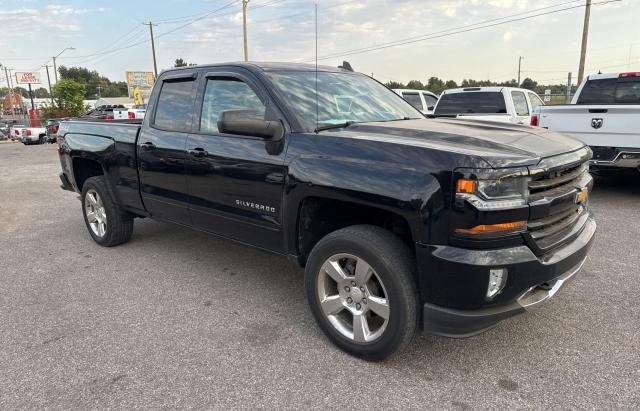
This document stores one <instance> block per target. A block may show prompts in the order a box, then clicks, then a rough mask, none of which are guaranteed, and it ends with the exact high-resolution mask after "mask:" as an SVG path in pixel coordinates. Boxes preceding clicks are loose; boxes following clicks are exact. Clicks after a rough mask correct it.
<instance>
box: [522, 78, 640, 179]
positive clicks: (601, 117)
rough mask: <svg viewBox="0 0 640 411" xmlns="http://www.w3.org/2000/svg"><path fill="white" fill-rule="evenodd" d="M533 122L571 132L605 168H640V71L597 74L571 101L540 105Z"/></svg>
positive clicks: (579, 88)
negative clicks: (586, 145) (560, 103)
mask: <svg viewBox="0 0 640 411" xmlns="http://www.w3.org/2000/svg"><path fill="white" fill-rule="evenodd" d="M531 124H532V125H538V126H540V127H544V128H548V129H551V130H554V131H559V132H562V133H565V134H570V135H572V136H574V137H576V138H578V139H580V140H582V141H583V142H584V143H586V144H588V145H589V146H590V147H591V149H592V150H593V159H592V160H591V165H592V166H596V168H598V169H600V170H602V169H604V168H608V169H610V170H611V169H612V168H617V167H624V168H635V169H638V168H639V167H640V72H631V73H615V74H593V75H590V76H588V77H587V78H586V79H585V80H584V81H583V82H582V84H581V85H580V87H578V90H577V92H576V95H575V96H574V97H573V100H572V101H571V104H565V105H558V106H544V107H539V108H538V110H536V112H535V113H534V117H533V118H532V123H531Z"/></svg>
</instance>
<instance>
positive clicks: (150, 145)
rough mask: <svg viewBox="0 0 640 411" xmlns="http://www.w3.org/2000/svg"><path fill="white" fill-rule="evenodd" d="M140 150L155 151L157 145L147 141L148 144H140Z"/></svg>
mask: <svg viewBox="0 0 640 411" xmlns="http://www.w3.org/2000/svg"><path fill="white" fill-rule="evenodd" d="M140 148H141V149H143V150H153V149H154V148H156V145H155V144H153V143H152V142H150V141H147V142H146V143H143V144H140Z"/></svg>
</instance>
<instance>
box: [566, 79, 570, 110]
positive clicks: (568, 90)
mask: <svg viewBox="0 0 640 411" xmlns="http://www.w3.org/2000/svg"><path fill="white" fill-rule="evenodd" d="M566 103H567V104H569V103H571V72H569V74H568V75H567V101H566Z"/></svg>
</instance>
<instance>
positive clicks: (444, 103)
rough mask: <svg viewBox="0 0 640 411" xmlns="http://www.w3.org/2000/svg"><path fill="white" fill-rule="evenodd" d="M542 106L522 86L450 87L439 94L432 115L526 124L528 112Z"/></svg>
mask: <svg viewBox="0 0 640 411" xmlns="http://www.w3.org/2000/svg"><path fill="white" fill-rule="evenodd" d="M543 105H544V103H543V102H542V100H541V99H540V97H538V95H537V94H536V93H534V92H533V91H531V90H527V89H523V88H515V87H465V88H453V89H449V90H445V91H443V92H442V94H440V98H439V99H438V102H437V103H436V106H435V108H434V109H433V115H432V117H456V118H461V119H465V120H481V121H494V122H500V123H512V124H527V125H529V124H530V123H531V113H533V112H534V111H535V110H536V109H537V108H538V107H540V106H543Z"/></svg>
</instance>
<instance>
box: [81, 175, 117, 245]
mask: <svg viewBox="0 0 640 411" xmlns="http://www.w3.org/2000/svg"><path fill="white" fill-rule="evenodd" d="M96 178H102V177H92V178H90V179H88V180H87V181H85V183H84V185H83V186H82V216H83V218H84V223H85V225H86V226H87V231H89V235H91V238H93V240H94V241H95V242H96V243H98V244H101V245H104V244H107V243H108V242H109V237H110V236H111V232H112V228H113V224H114V223H115V221H116V220H115V218H116V215H115V210H113V208H112V207H110V205H111V202H110V201H109V198H110V197H107V196H108V195H109V193H107V192H105V191H106V190H105V189H104V187H103V185H102V184H97V182H96V181H95V180H94V179H96ZM92 189H93V190H95V191H96V192H97V193H98V195H99V196H100V199H101V200H102V205H103V207H104V211H105V213H106V215H107V230H106V232H105V234H104V235H103V236H102V237H100V236H98V235H97V234H95V233H94V232H93V230H92V229H91V226H90V225H89V220H87V213H86V208H85V201H86V196H87V193H88V192H89V190H92Z"/></svg>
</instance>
